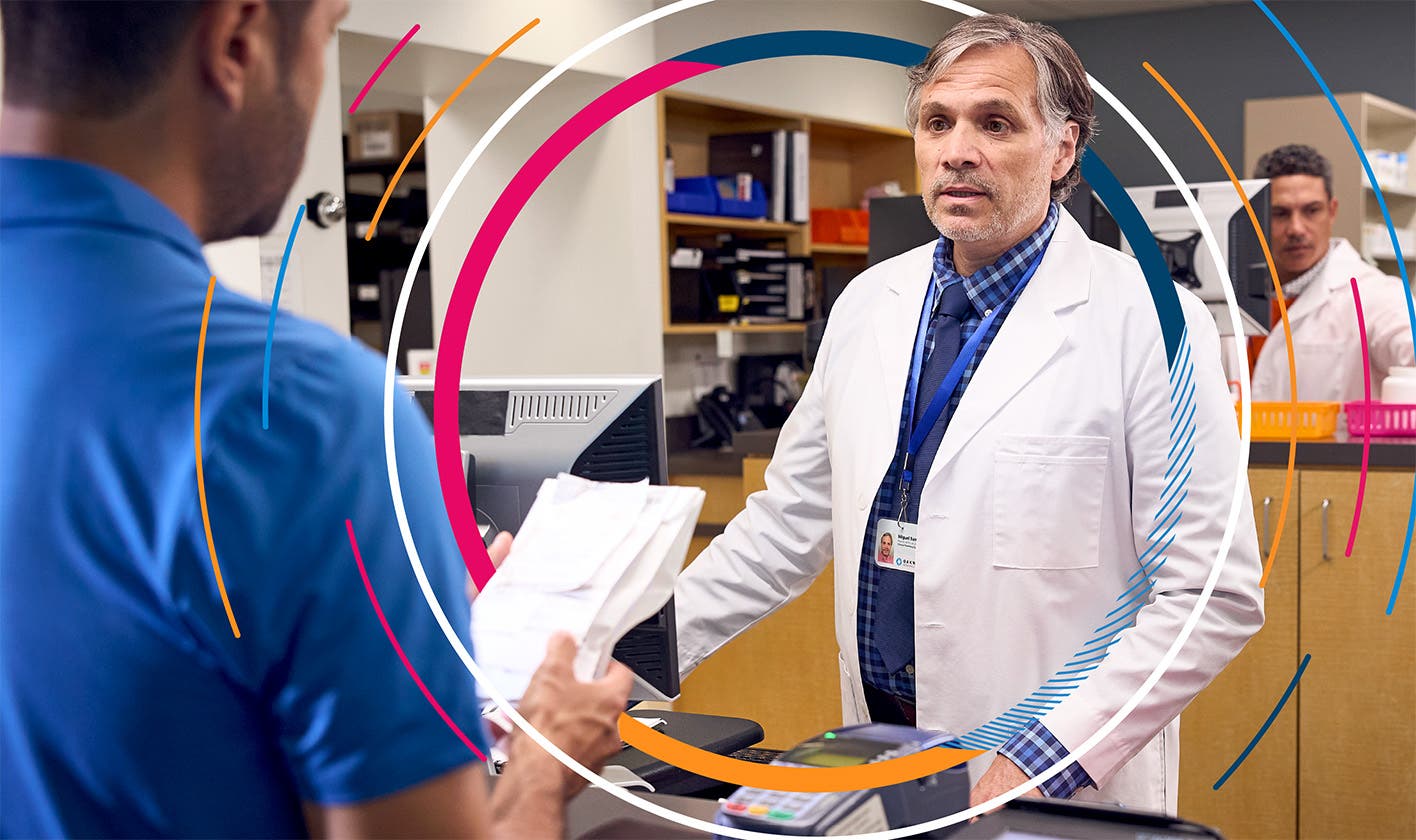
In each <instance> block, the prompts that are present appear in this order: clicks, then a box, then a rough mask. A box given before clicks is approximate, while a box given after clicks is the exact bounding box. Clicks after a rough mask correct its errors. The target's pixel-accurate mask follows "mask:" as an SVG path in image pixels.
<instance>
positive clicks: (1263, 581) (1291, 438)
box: [1141, 61, 1298, 587]
mask: <svg viewBox="0 0 1416 840" xmlns="http://www.w3.org/2000/svg"><path fill="white" fill-rule="evenodd" d="M1141 66H1142V67H1144V68H1145V70H1146V72H1147V73H1149V74H1151V76H1152V77H1153V78H1154V79H1155V80H1156V81H1157V82H1159V83H1160V86H1161V87H1163V88H1165V92H1166V93H1168V94H1170V98H1171V99H1174V100H1175V104H1177V105H1179V106H1180V109H1181V110H1182V111H1184V112H1185V116H1187V117H1189V118H1190V122H1192V123H1194V124H1195V128H1197V129H1199V131H1200V134H1202V135H1204V138H1205V142H1206V143H1208V144H1209V147H1210V150H1211V151H1212V152H1214V156H1215V157H1217V158H1219V163H1220V165H1221V166H1223V167H1224V173H1225V174H1226V175H1228V176H1229V182H1230V183H1232V184H1233V185H1234V190H1235V192H1237V193H1239V200H1240V201H1242V202H1244V210H1245V211H1246V212H1247V213H1248V214H1249V222H1250V224H1252V225H1253V226H1254V232H1255V233H1257V234H1258V235H1259V245H1260V246H1261V247H1262V248H1263V249H1264V260H1265V262H1267V263H1268V270H1269V277H1270V278H1272V280H1273V291H1274V295H1275V297H1276V298H1277V300H1278V313H1279V317H1281V318H1282V319H1283V341H1284V343H1285V344H1287V345H1288V397H1289V405H1290V406H1292V411H1290V412H1289V421H1290V425H1289V432H1288V470H1287V472H1285V473H1284V476H1283V502H1282V503H1281V504H1279V506H1278V527H1277V528H1275V529H1274V532H1273V544H1272V545H1271V546H1270V547H1269V553H1268V558H1267V559H1266V560H1265V561H1264V573H1263V576H1262V577H1260V578H1259V586H1260V587H1263V586H1265V585H1267V584H1268V576H1269V572H1270V571H1271V570H1272V569H1273V560H1274V558H1275V557H1276V556H1278V543H1279V540H1281V539H1282V538H1283V525H1284V522H1286V521H1287V519H1288V502H1289V499H1290V498H1291V496H1292V492H1293V464H1294V460H1295V458H1296V456H1297V454H1298V365H1297V364H1296V362H1295V361H1294V358H1293V330H1292V329H1291V328H1290V327H1289V325H1288V304H1287V302H1286V301H1285V300H1284V298H1283V287H1282V286H1281V285H1279V282H1278V269H1277V268H1276V267H1275V266H1274V264H1273V253H1272V252H1270V251H1269V243H1268V237H1267V236H1265V235H1264V231H1263V226H1262V225H1260V224H1259V217H1258V216H1257V215H1256V214H1255V213H1254V207H1253V205H1251V204H1250V203H1249V197H1248V196H1247V195H1245V194H1244V189H1243V187H1241V186H1239V178H1238V177H1237V176H1235V174H1234V168H1233V167H1231V166H1230V165H1229V160H1228V159H1227V158H1225V156H1224V153H1223V152H1221V151H1220V150H1219V144H1218V143H1215V142H1214V138H1213V137H1211V136H1210V133H1209V130H1208V129H1206V128H1205V126H1204V123H1202V122H1200V118H1199V117H1198V116H1196V115H1195V112H1194V111H1192V110H1191V109H1190V106H1189V105H1188V104H1186V102H1185V100H1184V98H1183V97H1181V96H1180V94H1179V93H1178V92H1177V91H1176V90H1175V88H1173V87H1171V86H1170V83H1169V82H1167V81H1166V80H1165V77H1164V76H1161V75H1160V71H1158V70H1156V69H1155V68H1154V67H1152V66H1151V63H1150V62H1149V61H1143V62H1141Z"/></svg>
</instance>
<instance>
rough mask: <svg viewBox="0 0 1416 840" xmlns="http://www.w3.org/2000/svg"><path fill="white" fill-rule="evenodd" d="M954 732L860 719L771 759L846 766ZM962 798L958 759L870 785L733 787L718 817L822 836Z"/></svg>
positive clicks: (866, 828) (926, 812)
mask: <svg viewBox="0 0 1416 840" xmlns="http://www.w3.org/2000/svg"><path fill="white" fill-rule="evenodd" d="M952 738H953V736H952V735H948V734H945V733H942V732H931V731H926V730H919V729H915V728H913V727H909V726H895V725H892V724H886V723H863V724H859V725H856V726H844V727H841V728H839V729H832V730H830V731H828V732H823V733H822V734H820V735H817V736H816V737H815V738H812V739H810V740H808V741H805V742H803V743H801V744H799V745H798V746H796V747H794V748H793V749H791V750H788V751H787V752H785V753H783V754H782V755H780V756H778V757H777V760H776V761H773V762H772V763H773V764H779V765H785V766H788V767H850V766H854V765H858V764H871V763H874V762H877V761H885V760H886V759H891V758H896V757H898V756H902V755H908V754H910V753H915V752H919V751H921V750H927V749H930V748H931V747H938V746H941V745H943V744H944V743H946V742H947V741H950V740H951V739H952ZM968 806H969V777H968V769H967V768H966V767H965V766H964V765H962V764H960V765H957V766H955V767H950V768H949V769H947V770H943V771H940V772H938V773H935V774H933V775H931V776H925V777H924V778H922V779H914V780H911V781H908V782H901V783H899V784H895V785H890V786H888V787H882V788H874V789H870V790H847V791H836V792H830V793H791V792H784V791H773V790H762V789H760V788H749V787H743V788H738V790H737V791H736V792H735V793H734V794H733V795H732V796H730V797H728V798H727V800H725V801H724V802H723V804H722V807H720V808H719V809H718V815H717V818H716V822H717V823H718V824H719V825H727V826H734V827H737V828H746V829H752V830H753V831H762V832H767V833H772V834H785V835H791V836H798V837H801V836H811V837H821V836H829V835H833V834H836V835H840V834H862V833H865V832H870V831H884V830H885V829H887V828H898V827H900V826H908V825H918V824H919V823H922V822H928V821H930V820H936V819H939V818H940V817H945V816H948V815H950V814H955V813H958V812H959V811H962V810H964V809H965V808H967V807H968ZM948 830H949V829H946V831H948Z"/></svg>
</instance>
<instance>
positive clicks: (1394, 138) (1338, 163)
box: [1244, 93, 1416, 275]
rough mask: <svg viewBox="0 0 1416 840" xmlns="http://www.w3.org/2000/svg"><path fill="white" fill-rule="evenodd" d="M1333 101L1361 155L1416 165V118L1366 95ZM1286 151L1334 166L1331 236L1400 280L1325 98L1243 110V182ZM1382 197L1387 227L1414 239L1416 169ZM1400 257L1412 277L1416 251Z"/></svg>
mask: <svg viewBox="0 0 1416 840" xmlns="http://www.w3.org/2000/svg"><path fill="white" fill-rule="evenodd" d="M1335 98H1336V99H1337V103H1338V105H1339V106H1340V107H1341V108H1342V112H1343V113H1344V114H1346V115H1347V118H1348V119H1349V120H1350V121H1351V122H1352V130H1353V131H1354V132H1355V133H1356V135H1357V142H1359V143H1361V144H1362V148H1364V149H1385V150H1387V151H1391V152H1402V151H1404V152H1406V155H1407V158H1408V159H1409V160H1413V161H1416V111H1414V110H1412V109H1410V108H1407V107H1406V106H1404V105H1399V104H1397V103H1395V102H1392V101H1391V100H1388V99H1383V98H1382V97H1380V96H1375V95H1373V94H1370V93H1341V94H1338V95H1337V96H1336V97H1335ZM1284 143H1306V144H1307V145H1309V146H1312V147H1313V148H1315V149H1317V150H1318V151H1320V152H1322V153H1323V154H1324V155H1325V156H1326V157H1327V159H1328V160H1329V161H1330V162H1331V163H1332V180H1333V185H1332V186H1333V197H1334V198H1336V199H1337V205H1338V212H1337V220H1336V222H1335V223H1334V224H1333V231H1332V232H1333V235H1334V236H1341V237H1343V238H1345V239H1346V240H1347V241H1348V242H1351V243H1352V247H1354V248H1356V249H1357V250H1358V251H1359V252H1360V253H1361V254H1362V256H1363V258H1365V259H1367V260H1368V261H1370V262H1374V263H1375V264H1376V265H1377V267H1378V268H1380V269H1382V270H1383V271H1385V272H1386V273H1387V274H1392V275H1399V274H1400V271H1399V269H1398V266H1397V263H1396V254H1395V253H1394V252H1393V251H1392V247H1391V241H1390V240H1389V239H1388V238H1387V235H1386V233H1385V228H1386V222H1385V220H1383V218H1382V213H1381V206H1380V205H1379V204H1378V202H1377V194H1376V192H1375V191H1374V190H1373V189H1372V187H1371V186H1370V185H1368V184H1367V183H1366V182H1365V178H1364V172H1363V169H1362V162H1361V161H1360V160H1359V159H1358V158H1357V155H1356V154H1355V153H1354V152H1353V150H1352V144H1351V141H1350V140H1349V139H1348V137H1347V131H1346V129H1344V128H1343V126H1342V123H1341V122H1340V121H1339V120H1338V117H1337V114H1336V113H1335V112H1334V111H1333V109H1332V105H1331V104H1330V103H1329V102H1328V100H1327V97H1325V96H1285V97H1277V98H1273V99H1250V100H1248V101H1247V102H1245V103H1244V174H1246V175H1247V174H1248V173H1251V172H1253V169H1254V164H1255V163H1257V162H1258V159H1259V156H1260V155H1262V154H1263V153H1264V152H1267V151H1269V150H1271V149H1273V148H1276V147H1278V146H1281V145H1283V144H1284ZM1382 195H1383V196H1384V197H1385V198H1386V204H1387V210H1388V211H1389V212H1390V213H1391V221H1392V224H1393V225H1394V226H1395V227H1397V228H1398V229H1404V230H1407V231H1413V232H1416V167H1413V170H1412V172H1411V173H1410V174H1408V175H1407V183H1406V184H1404V185H1401V184H1397V185H1390V186H1389V185H1386V184H1383V185H1382ZM1368 224H1372V225H1380V226H1381V227H1382V229H1383V232H1382V234H1381V235H1380V236H1377V237H1373V238H1368V237H1366V236H1365V235H1364V228H1365V226H1366V225H1368ZM1402 250H1403V251H1407V252H1412V253H1405V254H1404V256H1405V258H1406V267H1407V271H1408V274H1409V273H1410V272H1411V270H1412V269H1413V268H1416V248H1403V249H1402Z"/></svg>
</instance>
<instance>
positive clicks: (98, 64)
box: [0, 0, 310, 118]
mask: <svg viewBox="0 0 1416 840" xmlns="http://www.w3.org/2000/svg"><path fill="white" fill-rule="evenodd" d="M205 5H206V4H205V3H204V2H198V1H197V0H180V1H179V0H101V2H99V1H98V0H0V15H3V27H0V28H3V30H4V43H5V101H6V102H11V103H14V104H17V105H29V106H35V107H43V108H46V109H48V110H52V111H56V112H58V113H63V114H69V115H72V116H78V117H100V118H101V117H116V116H119V115H121V114H123V113H125V112H126V111H127V110H128V109H130V108H131V107H132V106H133V105H135V104H136V103H137V102H138V101H139V100H140V99H142V97H143V95H144V94H146V93H147V92H148V91H149V90H150V89H151V88H152V86H153V85H154V84H155V83H156V82H157V81H158V80H159V79H160V78H161V76H162V74H163V73H164V71H166V70H168V69H169V66H170V65H171V63H172V60H173V58H174V56H175V55H176V52H177V48H178V46H179V45H180V44H181V43H182V40H183V39H184V38H186V37H187V35H188V34H189V33H190V32H191V30H192V27H193V26H194V25H195V24H196V22H197V18H198V17H199V16H200V15H201V12H202V9H203V7H204V6H205ZM309 8H310V4H309V2H308V0H275V1H274V2H272V3H271V9H272V11H273V12H274V13H275V15H276V17H277V19H278V20H279V23H280V26H281V30H282V31H281V37H280V46H279V49H280V54H281V58H282V59H284V58H285V57H286V56H288V55H289V53H290V51H291V49H292V48H293V45H294V44H295V42H296V38H295V36H296V33H297V32H298V31H299V24H300V23H301V22H302V21H303V19H304V17H305V15H306V13H308V11H309Z"/></svg>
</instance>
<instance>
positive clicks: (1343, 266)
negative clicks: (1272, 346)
mask: <svg viewBox="0 0 1416 840" xmlns="http://www.w3.org/2000/svg"><path fill="white" fill-rule="evenodd" d="M1328 247H1329V251H1328V253H1327V255H1326V256H1324V257H1323V265H1322V274H1321V275H1320V276H1318V277H1315V278H1314V279H1313V281H1312V282H1311V283H1309V284H1308V288H1307V289H1306V290H1305V291H1304V292H1303V293H1302V294H1300V295H1298V299H1297V300H1295V301H1293V305H1292V306H1291V307H1289V309H1288V322H1289V323H1290V324H1294V325H1296V324H1297V323H1298V322H1299V321H1302V320H1303V319H1305V318H1307V317H1308V316H1309V315H1311V314H1312V313H1314V312H1317V311H1318V310H1320V309H1322V308H1323V306H1325V305H1326V304H1327V302H1328V301H1329V300H1332V299H1333V296H1334V295H1335V294H1336V293H1338V292H1341V291H1343V290H1345V289H1347V288H1348V287H1349V285H1350V284H1351V278H1352V277H1354V276H1357V275H1360V274H1362V268H1364V267H1365V266H1366V263H1363V262H1362V258H1361V257H1360V256H1358V254H1357V251H1356V249H1354V248H1353V247H1352V246H1351V245H1350V244H1349V243H1348V242H1347V240H1346V239H1342V238H1336V239H1333V240H1332V244H1331V245H1330V246H1328ZM1279 335H1280V336H1282V328H1280V329H1279Z"/></svg>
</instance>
